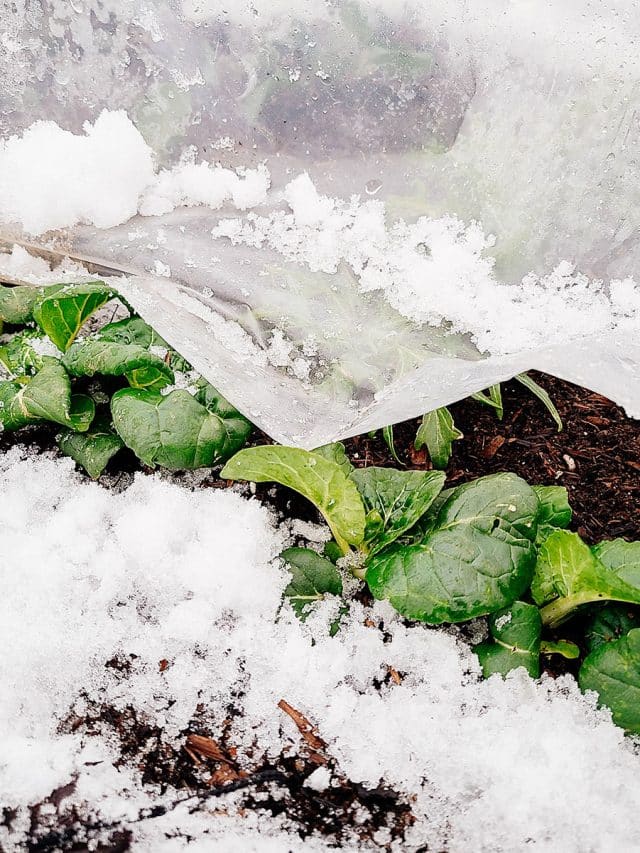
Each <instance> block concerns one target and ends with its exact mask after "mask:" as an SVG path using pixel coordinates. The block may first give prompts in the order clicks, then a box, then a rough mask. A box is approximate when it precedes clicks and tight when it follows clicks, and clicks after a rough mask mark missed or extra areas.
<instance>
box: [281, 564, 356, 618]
mask: <svg viewBox="0 0 640 853" xmlns="http://www.w3.org/2000/svg"><path fill="white" fill-rule="evenodd" d="M280 556H281V557H282V559H283V560H284V561H285V563H286V564H287V569H288V570H289V572H290V574H291V582H290V583H289V585H288V586H287V588H286V589H285V591H284V594H285V596H286V597H287V598H288V599H289V601H290V602H291V606H292V607H293V609H294V611H295V614H296V616H298V617H299V618H300V619H302V620H304V619H306V618H307V616H308V615H309V609H310V606H311V605H312V604H313V603H314V602H316V601H322V600H323V599H324V597H325V596H326V595H342V578H341V577H340V572H339V571H338V570H337V569H336V567H335V566H334V565H333V563H330V562H329V560H325V558H324V557H321V556H320V555H319V554H316V552H315V551H311V550H310V549H309V548H288V549H287V550H286V551H283V552H282V554H281V555H280Z"/></svg>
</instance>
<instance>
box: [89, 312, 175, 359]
mask: <svg viewBox="0 0 640 853" xmlns="http://www.w3.org/2000/svg"><path fill="white" fill-rule="evenodd" d="M97 337H98V339H99V340H101V341H112V343H115V344H137V345H138V346H140V347H144V348H145V349H151V347H159V348H161V349H166V350H167V363H168V364H169V365H170V367H171V368H172V369H173V370H179V371H182V372H183V373H186V372H187V371H188V370H191V365H190V364H189V362H188V361H187V360H186V359H184V358H183V357H182V356H181V355H179V354H178V353H177V352H175V350H172V349H171V347H170V346H169V344H168V343H167V342H166V341H165V339H164V338H161V337H160V335H159V334H158V333H157V332H156V330H155V329H154V328H153V327H152V326H150V325H149V324H148V323H145V321H144V320H143V319H142V317H126V318H125V319H124V320H118V321H117V322H116V323H109V324H108V325H106V326H103V327H102V328H101V329H100V331H99V332H98V333H97Z"/></svg>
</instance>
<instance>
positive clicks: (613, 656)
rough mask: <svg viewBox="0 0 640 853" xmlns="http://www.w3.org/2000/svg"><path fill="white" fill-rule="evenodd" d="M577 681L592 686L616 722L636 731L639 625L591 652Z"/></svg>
mask: <svg viewBox="0 0 640 853" xmlns="http://www.w3.org/2000/svg"><path fill="white" fill-rule="evenodd" d="M578 682H579V684H580V687H581V689H582V690H595V692H596V693H597V694H598V700H599V704H600V705H605V706H606V707H607V708H609V709H610V710H611V715H612V717H613V720H614V722H615V723H616V724H617V725H619V726H621V727H622V728H623V729H626V731H628V732H633V733H635V734H640V628H634V630H632V631H629V633H628V634H627V635H626V636H625V637H621V638H620V639H619V640H613V641H612V642H610V643H604V644H603V645H601V646H599V647H598V648H597V649H595V651H593V652H591V654H590V655H588V656H587V657H586V658H585V660H584V662H583V664H582V666H581V667H580V672H579V674H578Z"/></svg>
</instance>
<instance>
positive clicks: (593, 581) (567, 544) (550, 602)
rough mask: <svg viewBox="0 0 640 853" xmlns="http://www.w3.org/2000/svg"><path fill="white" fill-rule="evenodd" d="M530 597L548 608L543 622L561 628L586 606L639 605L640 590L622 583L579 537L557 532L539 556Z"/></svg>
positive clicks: (544, 545)
mask: <svg viewBox="0 0 640 853" xmlns="http://www.w3.org/2000/svg"><path fill="white" fill-rule="evenodd" d="M531 594H532V595H533V598H534V601H535V602H536V604H538V605H545V606H544V608H543V610H542V621H543V623H544V624H545V625H551V626H552V627H553V626H555V625H559V624H561V623H562V622H564V621H565V619H568V618H569V616H571V614H572V612H573V611H574V610H575V609H576V608H577V607H580V606H581V605H583V604H589V603H591V602H595V601H606V600H611V601H626V602H630V603H634V604H640V589H635V588H634V587H632V586H630V585H629V584H627V583H625V582H624V581H622V580H621V579H620V578H619V577H618V576H617V575H616V574H615V572H613V571H611V570H610V569H607V568H606V566H604V565H603V564H602V563H601V562H600V560H598V559H597V557H596V556H595V555H594V554H593V553H592V552H591V549H590V548H589V546H588V545H585V543H584V542H583V541H582V539H580V537H579V536H578V534H577V533H569V531H567V530H556V531H555V532H554V533H552V534H551V535H550V536H549V537H548V538H547V539H546V541H545V542H544V543H543V545H542V547H541V548H540V552H539V554H538V561H537V563H536V567H535V572H534V577H533V582H532V584H531Z"/></svg>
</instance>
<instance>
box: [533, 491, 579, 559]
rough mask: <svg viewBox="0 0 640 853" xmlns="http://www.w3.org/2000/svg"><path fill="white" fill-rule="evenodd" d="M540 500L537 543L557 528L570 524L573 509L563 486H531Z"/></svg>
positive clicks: (541, 541) (539, 543)
mask: <svg viewBox="0 0 640 853" xmlns="http://www.w3.org/2000/svg"><path fill="white" fill-rule="evenodd" d="M533 491H534V492H535V493H536V495H537V496H538V500H539V501H540V512H539V513H538V538H537V540H536V542H537V544H538V545H541V544H542V543H543V542H544V540H545V539H546V538H547V537H548V536H550V535H551V534H552V533H553V531H554V530H557V529H558V528H564V527H568V526H569V524H571V518H572V517H573V511H572V509H571V507H570V506H569V495H568V492H567V490H566V489H565V487H564V486H533Z"/></svg>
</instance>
